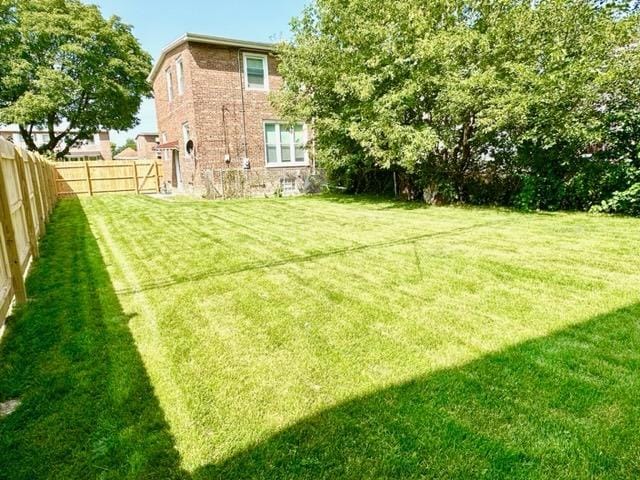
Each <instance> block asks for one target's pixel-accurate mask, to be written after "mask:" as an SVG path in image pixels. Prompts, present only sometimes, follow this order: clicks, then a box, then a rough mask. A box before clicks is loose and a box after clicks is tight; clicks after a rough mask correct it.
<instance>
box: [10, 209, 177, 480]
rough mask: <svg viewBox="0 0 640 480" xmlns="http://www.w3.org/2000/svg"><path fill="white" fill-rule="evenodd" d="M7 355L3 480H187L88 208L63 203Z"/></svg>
mask: <svg viewBox="0 0 640 480" xmlns="http://www.w3.org/2000/svg"><path fill="white" fill-rule="evenodd" d="M27 288H28V291H29V294H30V301H29V303H28V304H27V305H26V306H24V307H22V308H20V309H19V310H18V311H17V312H16V313H15V315H14V316H13V318H12V319H10V323H9V328H8V334H7V336H6V338H4V339H3V341H2V344H1V345H0V401H5V400H7V399H12V398H20V399H21V401H22V405H21V406H20V408H19V409H18V410H17V411H16V412H15V413H14V414H12V415H10V416H9V417H6V418H4V419H0V478H2V479H12V480H16V479H25V480H26V479H29V480H31V479H40V478H56V479H85V478H103V479H111V478H113V479H116V478H118V479H119V478H163V479H164V478H166V479H171V478H183V477H184V475H183V473H182V472H181V471H180V468H179V462H180V458H179V455H178V452H177V450H176V449H175V447H174V440H173V438H172V436H171V433H170V431H169V427H168V425H167V423H166V421H165V419H164V416H163V413H162V410H161V408H160V405H159V403H158V401H157V399H156V397H155V395H154V392H153V388H152V386H151V383H150V381H149V378H148V377H147V374H146V372H145V368H144V365H143V363H142V360H141V358H140V356H139V354H138V351H137V349H136V346H135V344H134V341H133V338H132V337H131V335H130V332H129V329H128V326H127V322H128V320H129V319H130V316H129V315H127V314H126V313H125V312H123V311H122V308H121V306H120V303H119V302H118V298H117V296H116V294H115V292H114V290H113V287H112V286H111V282H110V279H109V275H108V273H107V270H106V268H105V265H104V262H103V260H102V257H101V254H100V250H99V248H98V245H97V243H96V240H95V239H94V238H93V236H92V233H91V230H90V228H89V225H88V222H87V219H86V217H85V215H84V212H83V210H82V207H81V205H80V203H79V201H78V200H65V201H62V202H60V204H59V206H58V207H57V209H56V211H55V213H54V216H53V218H52V221H51V223H50V225H49V227H48V232H47V234H46V236H45V237H44V239H43V241H42V246H41V258H40V259H39V260H38V261H37V262H36V263H35V265H34V269H33V271H32V272H31V275H30V277H29V279H28V284H27Z"/></svg>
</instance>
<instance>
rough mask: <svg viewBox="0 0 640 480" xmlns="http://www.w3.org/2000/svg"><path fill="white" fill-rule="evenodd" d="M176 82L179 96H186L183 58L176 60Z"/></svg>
mask: <svg viewBox="0 0 640 480" xmlns="http://www.w3.org/2000/svg"><path fill="white" fill-rule="evenodd" d="M176 80H177V82H178V95H179V96H182V95H184V62H183V61H182V57H178V58H177V59H176Z"/></svg>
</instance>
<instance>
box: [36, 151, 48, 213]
mask: <svg viewBox="0 0 640 480" xmlns="http://www.w3.org/2000/svg"><path fill="white" fill-rule="evenodd" d="M36 165H37V167H38V171H39V172H40V178H41V179H42V187H43V190H44V191H43V192H42V198H43V200H44V214H45V221H47V220H49V214H50V213H51V178H50V177H49V174H48V169H47V168H46V167H47V164H46V163H45V162H43V161H42V159H41V158H39V159H38V162H37V164H36Z"/></svg>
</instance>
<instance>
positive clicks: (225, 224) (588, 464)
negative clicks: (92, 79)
mask: <svg viewBox="0 0 640 480" xmlns="http://www.w3.org/2000/svg"><path fill="white" fill-rule="evenodd" d="M42 252H43V255H42V259H41V260H40V261H39V262H38V263H37V265H36V267H35V269H34V272H33V274H32V276H31V278H30V282H29V290H30V293H31V295H32V297H33V300H32V301H31V302H30V303H29V304H28V305H27V306H26V307H25V308H22V309H20V310H19V311H18V313H17V314H16V317H15V319H13V320H12V321H11V322H10V324H9V332H8V335H7V337H6V338H5V340H3V343H2V346H1V347H0V401H4V400H7V399H10V398H20V399H22V401H23V404H22V406H21V407H20V408H19V409H18V411H16V413H14V414H12V415H11V416H9V417H7V418H5V419H1V420H0V451H1V452H2V453H3V454H2V455H0V478H25V479H26V478H174V477H175V478H193V479H207V478H221V479H222V478H224V479H232V478H239V479H244V478H264V479H272V478H283V479H284V478H286V479H294V478H326V479H334V478H354V479H355V478H358V479H360V478H363V479H364V478H492V479H493V478H509V479H512V478H527V479H528V478H539V479H542V478H558V479H560V478H566V479H569V478H585V479H587V478H589V479H590V478H603V479H604V478H612V479H614V478H629V479H635V478H639V477H640V436H639V435H638V431H639V429H640V402H639V401H638V399H639V398H640V268H639V267H640V221H639V220H637V219H629V218H611V217H596V216H589V215H584V214H565V213H554V214H523V213H517V212H510V211H503V210H496V209H471V208H469V209H467V208H444V207H443V208H426V207H418V208H416V206H413V205H407V204H402V203H396V202H392V201H383V200H374V199H356V198H350V197H306V198H296V199H271V200H243V201H229V202H205V201H189V200H181V201H171V202H168V201H160V200H153V199H149V198H145V197H127V196H123V197H96V198H91V199H82V200H67V201H63V202H61V204H60V205H59V206H58V209H57V211H56V214H55V216H54V219H53V221H52V224H51V226H50V229H49V233H48V235H47V237H46V238H45V240H44V244H43V248H42ZM7 452H9V453H8V454H7ZM3 475H4V476H3Z"/></svg>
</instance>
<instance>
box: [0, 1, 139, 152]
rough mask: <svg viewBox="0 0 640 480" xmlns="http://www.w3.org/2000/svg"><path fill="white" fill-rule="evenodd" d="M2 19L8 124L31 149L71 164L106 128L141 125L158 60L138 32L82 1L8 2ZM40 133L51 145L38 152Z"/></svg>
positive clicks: (0, 86)
mask: <svg viewBox="0 0 640 480" xmlns="http://www.w3.org/2000/svg"><path fill="white" fill-rule="evenodd" d="M0 17H1V20H2V24H1V25H0V33H1V34H2V37H1V38H0V52H3V53H0V55H3V57H2V58H0V73H1V74H2V76H1V77H0V123H16V124H18V125H19V128H20V133H21V134H22V137H23V138H24V140H25V142H26V144H27V147H28V148H29V149H30V150H39V151H40V152H47V151H48V152H53V151H56V152H57V156H58V157H64V156H65V155H66V154H67V153H68V152H69V149H70V148H71V147H72V146H73V145H74V144H75V143H76V142H77V141H80V140H88V139H90V138H91V137H92V136H93V134H94V133H95V132H96V131H98V130H100V129H108V130H126V129H129V128H132V127H134V126H135V125H136V124H137V123H138V118H137V113H138V110H139V107H140V104H141V101H142V99H143V98H144V97H148V96H150V95H151V86H150V85H149V83H148V82H147V76H148V73H149V72H150V70H151V57H150V56H149V54H147V53H146V52H145V51H143V49H142V48H141V47H140V45H139V43H138V41H137V40H136V38H135V37H134V36H133V34H132V32H131V27H130V26H128V25H125V24H123V23H122V21H121V20H120V19H119V18H118V17H111V18H109V19H105V18H103V17H102V15H101V13H100V10H99V9H98V7H96V6H93V5H85V4H83V3H82V2H80V1H79V0H0ZM59 125H62V126H63V127H62V131H58V126H59ZM40 128H44V129H46V130H47V131H48V133H49V142H48V143H47V144H46V145H43V146H41V147H40V148H38V147H37V146H36V144H35V142H34V140H33V139H32V137H31V133H32V131H33V130H35V129H40Z"/></svg>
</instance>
